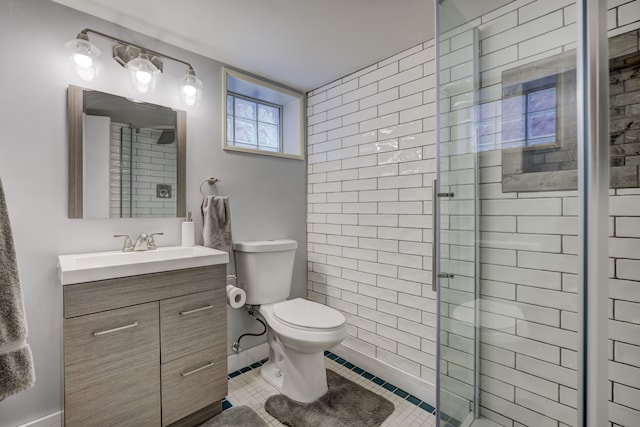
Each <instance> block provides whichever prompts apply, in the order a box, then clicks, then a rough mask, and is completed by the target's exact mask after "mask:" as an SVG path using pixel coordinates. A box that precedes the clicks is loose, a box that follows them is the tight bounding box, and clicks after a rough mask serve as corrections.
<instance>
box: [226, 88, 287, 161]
mask: <svg viewBox="0 0 640 427" xmlns="http://www.w3.org/2000/svg"><path fill="white" fill-rule="evenodd" d="M281 122H282V106H281V105H275V104H267V103H265V102H263V101H260V100H258V99H253V98H248V97H245V96H242V95H238V94H237V93H233V92H227V145H231V146H235V147H245V148H252V149H255V150H264V151H273V152H276V153H281V152H282V144H281V141H282V132H281V128H280V123H281Z"/></svg>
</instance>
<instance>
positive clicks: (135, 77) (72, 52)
mask: <svg viewBox="0 0 640 427" xmlns="http://www.w3.org/2000/svg"><path fill="white" fill-rule="evenodd" d="M88 33H91V34H95V35H97V36H100V37H103V38H106V39H109V40H111V41H112V42H115V43H116V44H115V45H114V46H113V59H115V60H116V62H118V64H120V65H122V66H123V67H124V68H125V69H127V71H129V74H130V78H131V87H132V89H133V90H134V91H135V92H137V93H140V94H145V93H149V92H152V91H153V88H154V87H155V84H156V79H157V77H158V74H160V73H161V72H162V65H163V64H162V63H163V60H171V61H175V62H179V63H181V64H184V65H186V66H187V71H186V73H185V75H184V77H183V78H182V79H181V83H180V99H181V101H182V102H184V103H185V104H186V105H188V106H193V105H196V104H197V103H198V102H200V99H201V98H202V88H203V84H202V81H201V80H200V79H199V78H197V77H196V72H195V71H194V70H193V67H192V66H191V64H189V63H188V62H185V61H182V60H180V59H177V58H173V57H171V56H168V55H165V54H163V53H158V52H155V51H153V50H149V49H146V48H144V47H142V46H138V45H136V44H134V43H130V42H127V41H124V40H121V39H119V38H117V37H113V36H110V35H108V34H104V33H101V32H98V31H94V30H92V29H90V28H85V29H84V30H82V31H80V33H78V36H77V37H76V38H75V39H73V40H70V41H68V42H67V43H66V44H65V48H66V49H67V51H68V52H69V60H70V63H71V68H72V70H73V72H74V73H75V74H77V75H78V76H79V77H80V78H81V79H83V80H85V81H91V80H94V79H95V78H96V77H97V76H98V73H99V59H100V49H98V48H97V47H96V46H95V45H94V44H92V43H91V42H90V41H89V36H88Z"/></svg>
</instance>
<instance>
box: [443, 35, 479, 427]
mask: <svg viewBox="0 0 640 427" xmlns="http://www.w3.org/2000/svg"><path fill="white" fill-rule="evenodd" d="M438 51H439V54H438V55H439V69H438V91H439V105H438V108H439V111H438V117H439V144H438V175H437V176H438V179H437V181H436V182H434V186H433V211H434V212H433V213H434V221H435V222H434V226H435V227H434V239H435V244H434V251H435V252H434V257H433V259H434V268H433V271H434V278H433V280H434V283H436V285H434V288H435V287H436V286H437V287H439V289H438V322H439V331H440V334H439V336H438V338H439V341H438V361H439V366H438V376H437V382H438V384H437V386H438V390H439V394H438V400H439V401H438V404H437V408H438V416H439V418H440V425H441V426H447V427H449V426H451V427H453V426H459V425H460V423H463V422H465V420H466V419H473V414H474V412H475V405H476V404H477V399H476V396H477V390H476V389H477V372H478V369H477V366H476V364H477V352H478V348H477V345H478V344H477V342H478V341H477V340H478V337H477V335H476V334H477V332H478V330H477V328H476V323H477V309H478V307H477V298H478V296H477V289H478V286H477V277H478V274H477V271H476V268H477V267H476V266H477V265H478V263H477V256H478V253H477V251H478V250H477V240H478V239H477V228H478V227H477V218H478V203H477V181H478V161H477V150H476V146H475V145H476V142H475V141H476V138H475V128H474V122H475V120H474V115H475V114H476V113H475V112H476V106H477V102H478V101H477V97H478V93H477V88H478V82H477V80H478V75H477V72H476V70H477V67H478V63H477V59H478V45H477V30H476V29H475V28H461V29H460V30H457V31H455V32H454V35H452V36H450V37H449V38H446V39H443V40H441V41H440V43H438ZM468 422H470V421H468Z"/></svg>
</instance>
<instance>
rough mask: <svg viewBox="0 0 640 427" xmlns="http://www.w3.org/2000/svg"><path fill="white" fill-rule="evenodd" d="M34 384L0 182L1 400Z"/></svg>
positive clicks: (34, 379)
mask: <svg viewBox="0 0 640 427" xmlns="http://www.w3.org/2000/svg"><path fill="white" fill-rule="evenodd" d="M35 381H36V376H35V371H34V369H33V357H32V356H31V348H30V347H29V345H28V344H27V321H26V318H25V315H24V304H23V301H22V289H21V288H20V275H19V273H18V263H17V261H16V252H15V248H14V245H13V235H12V233H11V224H10V223H9V214H8V212H7V205H6V202H5V199H4V191H3V190H2V181H0V400H3V399H5V398H7V397H9V396H11V395H13V394H16V393H19V392H21V391H24V390H26V389H28V388H30V387H32V386H33V384H34V383H35Z"/></svg>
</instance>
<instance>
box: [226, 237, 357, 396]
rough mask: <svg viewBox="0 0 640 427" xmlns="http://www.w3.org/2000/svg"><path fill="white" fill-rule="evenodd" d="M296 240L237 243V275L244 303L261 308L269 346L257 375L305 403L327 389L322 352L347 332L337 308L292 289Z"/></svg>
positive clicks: (340, 340) (285, 393) (281, 391)
mask: <svg viewBox="0 0 640 427" xmlns="http://www.w3.org/2000/svg"><path fill="white" fill-rule="evenodd" d="M297 247H298V245H297V242H296V241H295V240H263V241H249V242H236V243H235V244H234V250H235V255H236V275H237V277H238V283H239V284H240V286H241V287H242V288H243V289H244V290H245V292H246V294H247V304H249V305H254V306H260V309H259V310H258V312H259V313H260V315H261V316H262V317H263V318H264V320H265V322H266V324H267V326H268V328H267V341H268V344H269V361H268V362H266V363H265V364H264V365H262V367H261V372H260V373H261V376H262V378H263V379H264V380H265V381H266V382H267V383H269V384H270V385H271V386H273V387H274V388H275V389H276V390H278V391H279V392H280V393H282V394H284V395H285V396H287V397H289V398H290V399H291V400H294V401H296V402H301V403H309V402H313V401H314V400H316V399H318V398H319V397H320V396H322V395H323V394H325V393H326V392H327V377H326V370H325V365H324V354H323V352H324V350H328V349H330V348H332V347H334V346H336V345H338V344H339V343H340V342H342V340H343V339H344V338H345V337H346V336H347V328H346V325H345V318H344V316H343V315H342V313H340V312H339V311H338V310H335V309H333V308H331V307H328V306H326V305H323V304H319V303H316V302H313V301H308V300H306V299H303V298H295V299H292V300H287V298H288V297H289V294H290V292H291V279H292V275H293V261H294V257H295V252H296V249H297Z"/></svg>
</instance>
